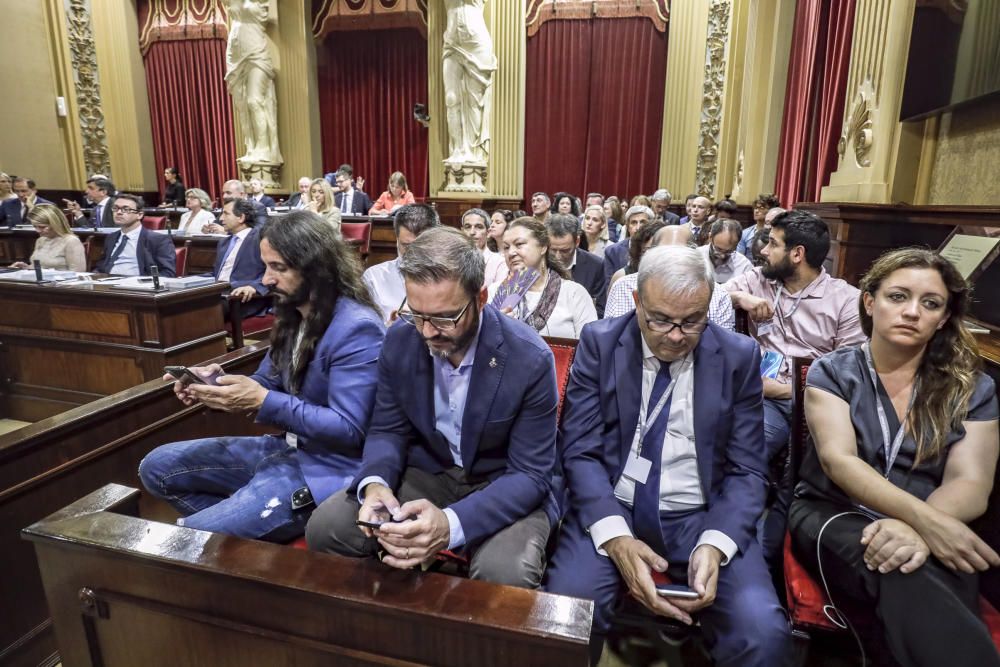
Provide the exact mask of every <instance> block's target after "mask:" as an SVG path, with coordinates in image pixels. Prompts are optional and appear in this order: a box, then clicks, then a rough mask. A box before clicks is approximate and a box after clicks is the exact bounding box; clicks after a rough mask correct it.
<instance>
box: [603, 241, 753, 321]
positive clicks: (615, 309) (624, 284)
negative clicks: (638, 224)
mask: <svg viewBox="0 0 1000 667" xmlns="http://www.w3.org/2000/svg"><path fill="white" fill-rule="evenodd" d="M657 246H684V247H689V248H691V247H695V246H694V242H693V241H692V240H691V229H690V228H689V227H685V226H683V225H667V226H665V227H660V229H659V230H657V232H656V233H655V234H653V242H652V245H651V246H650V247H653V248H655V247H657ZM638 284H639V274H638V273H630V274H628V275H626V276H624V277H622V278H621V279H619V280H617V281H615V284H614V285H612V286H611V289H610V290H608V305H607V308H605V310H604V317H605V318H608V317H621V316H622V315H628V314H629V313H631V312H632V311H634V310H635V296H634V292H635V288H636V285H638ZM708 319H709V321H710V322H714V323H715V324H717V325H718V326H720V327H722V328H723V329H729V330H730V331H735V330H736V311H735V310H733V302H732V299H730V298H729V292H727V291H726V290H725V288H724V287H723V286H722V285H720V284H718V283H716V284H715V288H714V289H713V290H712V300H711V301H710V302H709V304H708Z"/></svg>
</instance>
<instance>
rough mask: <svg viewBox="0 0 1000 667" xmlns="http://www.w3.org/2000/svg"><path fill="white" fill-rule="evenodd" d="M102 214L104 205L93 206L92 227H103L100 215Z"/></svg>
mask: <svg viewBox="0 0 1000 667" xmlns="http://www.w3.org/2000/svg"><path fill="white" fill-rule="evenodd" d="M102 213H104V205H103V204H97V205H96V206H94V227H103V226H104V221H103V220H101V218H102V217H103V216H102V215H101V214H102Z"/></svg>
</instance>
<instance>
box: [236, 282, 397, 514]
mask: <svg viewBox="0 0 1000 667" xmlns="http://www.w3.org/2000/svg"><path fill="white" fill-rule="evenodd" d="M384 337H385V326H384V325H383V324H382V315H381V314H379V313H376V312H375V311H374V310H372V309H371V308H369V307H368V306H365V305H362V304H360V303H358V302H357V301H353V300H352V299H348V298H346V297H341V298H339V299H337V305H336V307H335V308H334V311H333V319H331V320H330V324H329V325H328V326H327V328H326V332H325V333H324V334H323V337H322V338H321V339H320V340H319V341H317V342H316V347H315V349H314V350H313V354H312V357H311V358H310V360H309V366H308V368H307V369H306V374H305V377H304V379H303V381H302V386H301V387H300V388H299V391H298V393H297V394H295V395H294V396H293V395H292V394H290V393H288V392H287V390H286V389H285V386H286V385H285V382H286V379H287V376H286V375H282V374H280V373H278V372H277V370H276V369H275V368H274V367H273V366H272V365H271V353H270V352H268V353H267V356H265V357H264V361H262V362H261V364H260V367H259V368H258V369H257V372H256V373H254V374H253V375H252V376H251V377H252V378H253V379H254V380H256V381H257V382H259V383H260V384H261V385H262V386H263V387H264V388H265V389H268V390H269V391H268V393H267V397H266V398H265V399H264V404H263V405H262V406H261V408H260V411H258V412H257V419H256V421H257V423H260V424H268V425H269V426H276V427H278V428H280V429H282V430H284V431H290V432H292V433H294V434H296V435H297V436H298V440H297V444H298V451H297V457H298V459H299V464H300V466H301V467H302V474H303V476H304V477H305V480H306V484H307V485H308V486H309V490H310V491H312V494H313V499H314V500H315V501H316V503H317V504H319V503H321V502H323V500H324V499H326V498H328V497H329V496H331V495H333V494H334V493H336V492H337V491H340V490H341V489H343V488H344V487H345V486H347V483H348V482H349V481H350V480H351V479H352V478H353V477H354V474H355V473H356V472H357V469H358V464H359V463H360V459H361V449H362V445H363V443H364V441H365V433H366V432H367V431H368V425H369V423H370V422H371V417H372V408H373V407H374V405H375V386H376V377H377V363H378V357H379V352H380V351H381V350H382V340H383V338H384Z"/></svg>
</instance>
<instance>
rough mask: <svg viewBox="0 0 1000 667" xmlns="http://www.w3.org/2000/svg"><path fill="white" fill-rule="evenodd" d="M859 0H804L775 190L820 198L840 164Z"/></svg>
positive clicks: (790, 199)
mask: <svg viewBox="0 0 1000 667" xmlns="http://www.w3.org/2000/svg"><path fill="white" fill-rule="evenodd" d="M855 5H856V0H799V3H798V6H797V7H796V10H795V28H794V32H793V35H792V51H791V55H790V57H789V63H788V84H787V88H786V91H785V113H784V119H783V125H782V129H781V144H780V148H779V154H778V174H777V178H776V184H775V191H776V193H777V195H778V197H779V198H780V199H781V202H782V203H783V204H784V205H786V206H791V205H793V204H795V203H796V202H800V201H818V200H819V196H820V191H821V190H822V188H823V186H825V185H827V184H829V182H830V174H831V173H833V172H834V171H835V170H836V168H837V141H838V140H839V138H840V131H841V125H842V123H843V119H844V99H845V96H846V93H847V75H848V70H849V67H850V60H851V42H852V35H853V32H854V10H855Z"/></svg>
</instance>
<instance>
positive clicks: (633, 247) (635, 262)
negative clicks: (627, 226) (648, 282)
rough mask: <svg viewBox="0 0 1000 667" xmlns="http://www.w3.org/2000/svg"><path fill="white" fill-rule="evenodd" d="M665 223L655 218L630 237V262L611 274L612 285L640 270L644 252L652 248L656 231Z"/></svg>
mask: <svg viewBox="0 0 1000 667" xmlns="http://www.w3.org/2000/svg"><path fill="white" fill-rule="evenodd" d="M665 226H667V225H665V224H664V223H663V222H660V221H659V220H655V221H653V222H650V223H648V224H645V225H643V226H642V227H640V228H639V229H638V230H637V231H636V232H635V233H634V234H631V235H629V237H628V263H627V264H625V266H623V267H622V268H620V269H618V270H617V271H615V273H614V275H612V276H611V283H610V284H611V285H614V284H615V283H616V282H618V281H619V280H620V279H621V278H623V277H624V276H626V275H629V274H631V273H636V272H638V271H639V260H641V259H642V255H643V253H645V252H646V251H647V250H649V249H650V247H652V245H653V236H654V235H655V234H656V232H658V231H660V230H661V229H663V228H664V227H665Z"/></svg>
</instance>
